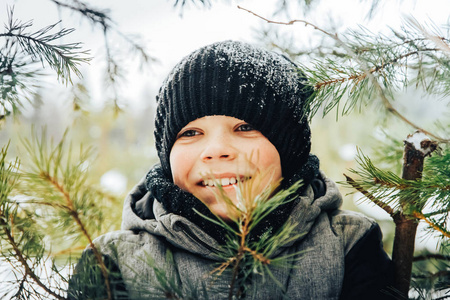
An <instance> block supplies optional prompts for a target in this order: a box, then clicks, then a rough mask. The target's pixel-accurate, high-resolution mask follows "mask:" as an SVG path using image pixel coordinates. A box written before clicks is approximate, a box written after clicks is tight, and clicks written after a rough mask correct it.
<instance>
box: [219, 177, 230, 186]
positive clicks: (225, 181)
mask: <svg viewBox="0 0 450 300" xmlns="http://www.w3.org/2000/svg"><path fill="white" fill-rule="evenodd" d="M220 184H221V185H222V186H224V185H229V184H230V178H222V179H221V180H220Z"/></svg>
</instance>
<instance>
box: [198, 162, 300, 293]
mask: <svg viewBox="0 0 450 300" xmlns="http://www.w3.org/2000/svg"><path fill="white" fill-rule="evenodd" d="M250 161H251V159H250ZM271 176H272V173H271V170H268V171H266V172H265V173H263V174H260V173H257V174H254V175H253V177H252V178H248V179H246V180H244V182H238V183H237V189H236V198H237V199H236V201H233V200H231V199H230V198H228V196H227V195H226V194H225V192H224V191H223V189H222V186H221V184H220V181H219V180H214V181H215V186H216V187H217V188H218V193H217V194H216V198H217V201H220V202H222V203H225V204H226V206H227V210H228V214H227V215H228V216H229V217H230V218H231V220H232V221H233V223H234V225H235V226H230V225H229V224H227V223H226V222H225V221H224V220H222V219H221V218H220V217H219V216H216V217H217V219H214V220H213V219H210V218H208V217H206V216H204V215H202V216H203V217H205V218H206V219H207V220H210V221H211V222H213V223H215V224H217V225H219V226H222V227H223V228H225V229H226V230H227V231H228V236H227V239H228V242H227V243H226V244H225V245H223V246H222V247H221V249H220V251H219V253H218V254H217V255H218V256H219V258H220V259H221V260H222V261H223V262H222V263H221V264H220V265H219V266H218V267H217V268H216V269H214V270H213V271H212V272H211V275H215V276H221V275H222V273H223V272H224V271H226V270H228V269H230V272H231V281H230V284H229V289H228V298H229V299H235V298H240V297H242V295H244V294H245V290H246V287H247V285H248V284H249V283H248V281H249V280H251V278H250V277H249V276H250V275H251V274H250V273H255V272H257V273H259V274H262V275H263V276H264V274H267V275H269V276H270V277H271V278H273V280H274V282H275V283H276V284H277V285H278V286H279V287H280V288H281V289H282V288H283V286H282V284H281V283H279V282H278V281H277V280H276V278H274V277H273V276H272V275H271V271H270V269H268V266H269V265H271V266H282V265H283V266H285V265H292V264H294V263H295V262H296V261H297V260H298V259H299V256H300V255H301V253H292V254H288V255H281V256H279V257H272V256H273V254H274V252H275V251H276V249H280V247H283V246H284V245H287V244H289V243H291V242H293V241H294V240H296V239H298V238H299V236H301V233H298V232H296V224H285V225H284V226H283V227H282V228H281V229H280V230H279V231H278V232H276V233H271V234H263V235H262V236H260V237H259V238H258V239H257V240H252V238H251V235H252V232H253V230H254V229H255V228H256V226H257V225H258V224H260V222H261V221H262V220H263V219H264V218H265V217H266V216H267V215H268V214H269V213H271V212H272V211H274V210H276V209H277V208H279V207H280V205H283V204H286V203H287V202H289V201H293V200H294V199H295V196H294V194H295V191H297V189H298V188H299V187H300V186H301V182H297V183H296V184H294V185H293V186H291V187H290V188H289V189H287V190H282V191H279V192H278V193H277V194H275V195H274V191H275V189H276V188H277V186H278V185H279V181H277V182H274V183H270V182H272V180H268V178H271ZM207 178H208V179H211V178H214V177H213V176H212V174H211V175H209V177H207ZM213 213H214V212H213ZM200 215H201V214H200ZM248 270H256V271H255V272H248Z"/></svg>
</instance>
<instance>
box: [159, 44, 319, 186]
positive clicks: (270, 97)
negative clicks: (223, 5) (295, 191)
mask: <svg viewBox="0 0 450 300" xmlns="http://www.w3.org/2000/svg"><path fill="white" fill-rule="evenodd" d="M305 80H306V79H305V78H304V77H303V76H302V74H301V72H300V71H299V70H298V68H297V67H296V65H295V64H294V63H292V62H291V61H290V60H289V59H287V58H286V57H284V56H282V55H279V54H276V53H273V52H270V51H267V50H265V49H260V48H257V47H254V46H251V45H248V44H244V43H240V42H234V41H226V42H219V43H215V44H212V45H209V46H206V47H203V48H201V49H199V50H197V51H195V52H193V53H192V54H191V55H189V56H187V57H186V58H185V59H183V60H182V61H181V62H180V63H179V64H178V65H177V66H175V68H174V69H173V70H172V72H171V73H170V74H169V76H168V78H167V79H166V80H165V82H164V84H163V86H162V87H161V89H160V92H159V94H158V97H157V99H158V109H157V114H156V120H155V142H156V149H157V152H158V155H159V158H160V161H161V167H162V170H163V172H164V174H165V175H166V176H167V177H168V178H172V174H171V171H170V161H169V155H170V150H171V149H172V146H173V144H174V142H175V139H176V136H177V134H178V132H179V131H180V130H181V129H182V128H183V127H184V126H186V125H187V124H188V123H189V122H191V121H194V120H196V119H198V118H201V117H204V116H210V115H224V116H231V117H235V118H238V119H241V120H244V121H246V122H247V123H249V124H251V125H252V126H253V127H254V128H255V129H257V130H259V131H260V132H261V133H262V134H263V135H264V136H265V137H267V138H268V139H269V141H270V142H271V143H272V144H273V145H274V146H275V148H276V149H277V150H278V153H279V154H280V158H281V168H282V172H283V176H284V177H285V178H286V177H290V176H291V175H292V174H294V173H295V172H296V171H298V170H299V169H300V168H301V167H302V166H303V165H304V164H305V163H306V161H307V159H308V156H309V152H310V147H311V142H310V135H311V134H310V128H309V125H308V123H307V118H306V116H305V110H304V102H305V100H306V99H307V98H308V97H309V96H310V94H311V92H312V90H311V88H309V87H307V86H305V85H304V81H305Z"/></svg>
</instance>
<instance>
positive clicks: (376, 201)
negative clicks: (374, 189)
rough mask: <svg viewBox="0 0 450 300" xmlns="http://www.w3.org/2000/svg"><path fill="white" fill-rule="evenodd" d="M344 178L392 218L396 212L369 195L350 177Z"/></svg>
mask: <svg viewBox="0 0 450 300" xmlns="http://www.w3.org/2000/svg"><path fill="white" fill-rule="evenodd" d="M344 176H345V178H346V179H347V182H348V183H349V184H350V185H351V186H352V187H353V188H355V189H356V190H358V191H359V192H360V193H362V194H363V195H364V196H366V197H367V198H368V199H370V201H372V202H373V203H375V204H376V205H377V206H378V207H380V208H382V209H383V210H384V211H385V212H387V213H388V214H389V215H390V216H391V217H394V215H395V214H396V212H395V211H394V210H393V209H392V208H391V207H390V206H389V205H387V204H386V203H383V202H382V201H380V200H378V199H377V198H376V197H375V196H374V195H372V194H371V193H369V192H368V191H367V190H365V189H364V188H362V187H361V186H360V185H359V184H358V183H356V182H355V180H353V179H352V178H351V177H349V176H347V175H345V174H344Z"/></svg>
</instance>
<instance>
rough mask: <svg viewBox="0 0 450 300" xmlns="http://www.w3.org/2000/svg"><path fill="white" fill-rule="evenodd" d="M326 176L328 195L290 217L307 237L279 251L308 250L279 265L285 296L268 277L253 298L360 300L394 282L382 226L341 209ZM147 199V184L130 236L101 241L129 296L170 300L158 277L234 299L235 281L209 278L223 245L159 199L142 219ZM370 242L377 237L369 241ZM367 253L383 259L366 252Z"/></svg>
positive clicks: (307, 200) (257, 279)
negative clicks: (292, 262)
mask: <svg viewBox="0 0 450 300" xmlns="http://www.w3.org/2000/svg"><path fill="white" fill-rule="evenodd" d="M322 177H323V181H324V182H325V186H326V193H325V195H324V196H322V197H319V198H316V199H314V193H313V189H312V188H311V187H308V188H307V189H306V191H305V192H304V194H303V195H302V196H300V198H299V201H298V203H297V204H296V206H295V207H294V209H293V211H292V213H291V214H290V216H289V219H288V222H293V223H295V224H297V232H298V233H304V234H303V235H302V236H301V237H300V238H298V239H296V240H294V241H292V242H291V243H290V244H289V245H287V246H286V247H283V248H282V249H279V250H278V252H277V255H284V254H289V253H296V252H298V251H305V252H304V253H303V254H302V255H301V259H299V260H298V261H297V263H296V265H295V266H285V267H271V271H272V273H273V274H274V276H275V277H276V279H277V280H278V281H279V282H280V283H282V284H283V286H284V291H283V290H282V289H280V288H279V287H278V286H277V285H276V283H275V281H274V280H272V279H271V278H269V277H268V276H267V277H263V276H260V275H259V274H255V276H253V278H252V280H253V283H252V287H253V288H251V289H250V290H249V291H248V293H247V298H248V299H344V298H345V299H359V298H354V297H359V296H351V295H352V294H353V295H357V294H358V293H364V291H357V292H356V294H355V292H353V291H354V289H358V287H356V285H357V284H359V285H360V286H361V284H362V286H363V289H364V285H365V284H366V285H368V287H367V288H368V289H369V290H367V289H364V290H365V291H366V292H368V291H370V288H374V287H375V288H376V289H380V288H382V287H385V286H386V284H387V283H388V282H386V278H387V277H389V276H390V275H389V274H386V273H390V272H391V269H390V260H389V259H388V258H387V256H386V254H385V253H384V251H383V250H382V249H381V247H380V245H381V240H380V239H381V234H380V233H379V228H378V225H376V223H375V222H374V221H373V220H371V219H369V218H367V217H366V216H364V215H362V214H360V213H356V212H351V211H344V210H340V209H339V207H340V206H341V204H342V197H341V195H340V193H339V191H338V189H337V186H336V184H335V183H334V182H333V181H331V180H329V179H327V178H325V177H324V176H323V175H322ZM144 197H150V198H151V197H152V195H150V193H148V192H147V190H146V188H145V186H144V184H143V182H141V183H139V184H138V185H137V186H136V187H135V188H134V189H133V190H132V191H131V193H130V194H129V195H128V197H127V198H126V201H125V204H124V208H123V221H122V230H120V231H116V232H111V233H108V234H105V235H103V236H100V237H99V238H97V239H96V240H95V241H94V243H95V245H96V247H97V248H98V249H99V250H100V251H101V253H102V254H103V255H104V256H105V257H107V258H108V260H110V261H112V264H113V265H114V266H115V268H117V269H118V270H119V273H120V274H121V280H123V283H122V284H123V287H124V288H125V289H126V292H127V293H128V297H129V298H130V299H150V298H157V297H156V296H157V295H159V296H163V295H164V293H163V292H162V291H161V289H159V287H161V283H160V281H158V276H161V274H164V275H163V276H165V277H166V278H168V279H169V280H172V282H173V283H174V284H175V286H177V287H178V288H181V289H183V290H184V291H185V293H186V294H188V295H192V293H189V292H188V290H190V289H191V290H192V287H196V288H197V289H198V294H197V295H195V294H194V296H192V297H193V298H196V297H199V298H206V294H207V296H208V298H209V299H226V298H227V294H226V291H227V286H228V284H229V280H228V279H229V277H227V276H225V275H224V276H222V277H219V279H215V280H214V279H213V277H212V276H210V275H209V274H210V272H211V271H212V270H213V269H214V268H216V267H217V266H218V264H217V263H218V261H217V257H216V255H215V252H216V251H218V249H219V244H218V243H217V242H216V241H215V240H214V239H213V238H211V237H210V236H208V235H207V234H206V233H204V232H203V231H202V229H201V228H199V227H198V226H197V225H195V224H194V223H192V222H190V221H189V220H187V219H186V218H184V217H182V216H179V215H175V214H172V213H168V212H167V211H166V210H165V209H164V208H163V207H162V205H161V204H160V203H159V202H158V201H153V213H154V216H155V218H154V219H149V220H143V219H141V218H140V217H139V216H138V215H137V214H136V213H135V209H134V207H135V205H136V202H137V201H139V200H143V198H144ZM373 232H375V234H374V233H373ZM368 236H374V237H370V240H371V241H369V242H366V240H367V237H368ZM372 244H373V245H375V247H373V246H371V245H372ZM365 245H366V246H365ZM377 247H378V249H375V250H373V248H377ZM365 248H366V249H368V250H367V251H376V252H377V253H376V254H375V255H373V254H370V253H367V254H364V253H363V252H364V251H365V250H364V249H365ZM355 249H356V250H355ZM380 249H381V250H380ZM352 250H353V251H352ZM378 252H379V253H378ZM367 255H370V256H375V257H379V259H381V261H382V264H384V266H383V267H381V269H380V262H377V261H373V262H371V261H370V260H371V259H370V258H369V259H368V256H367ZM349 257H351V260H352V261H349ZM353 260H355V261H353ZM366 261H368V263H366ZM361 266H362V267H363V269H362V270H360V269H361ZM155 268H156V269H155ZM372 269H373V270H372ZM155 270H157V273H158V274H159V275H157V274H156V273H155ZM347 277H348V278H350V277H351V278H350V279H349V280H350V281H351V282H347V283H344V281H345V280H347ZM365 278H367V279H365ZM358 280H360V281H361V282H358ZM373 282H374V284H375V285H372V283H373ZM354 285H355V286H354ZM123 287H122V288H123ZM343 289H346V290H347V291H345V293H346V294H347V296H343V295H342V294H343V292H342V291H343ZM205 290H206V292H205V293H206V294H205V293H203V292H204V291H205ZM221 291H222V292H221ZM202 293H203V294H202ZM75 298H76V297H75ZM80 298H82V297H80ZM369 298H370V297H369ZM361 299H363V298H361ZM365 299H368V298H365ZM377 299H379V298H377Z"/></svg>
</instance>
